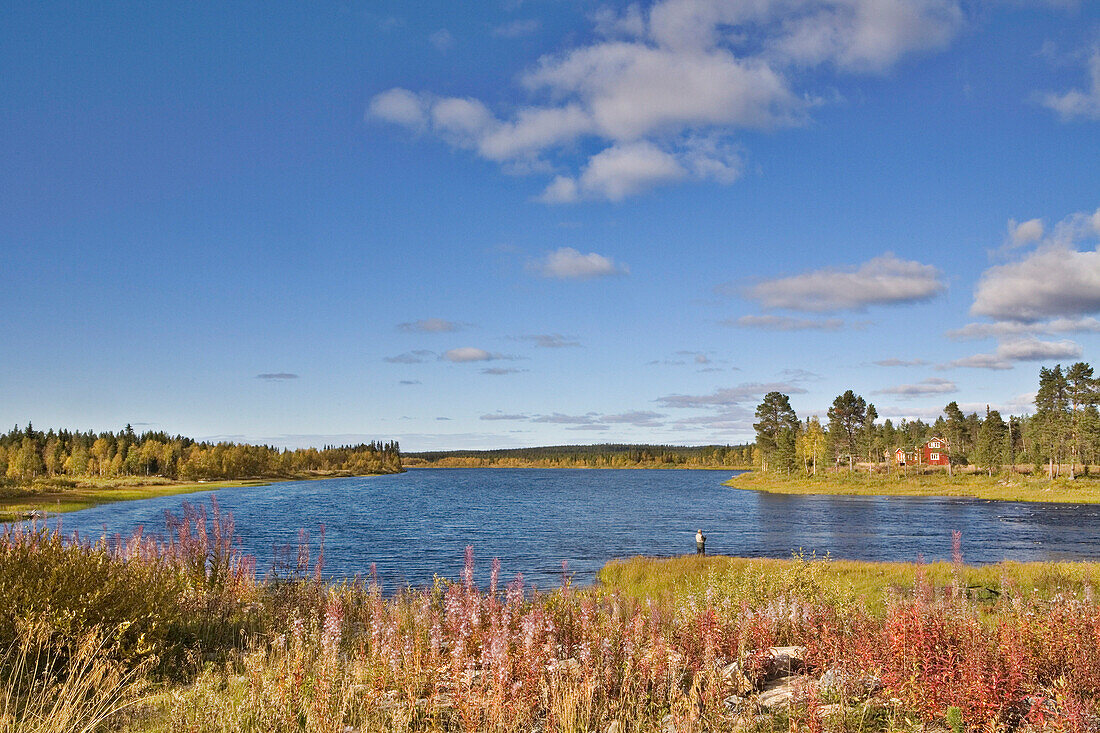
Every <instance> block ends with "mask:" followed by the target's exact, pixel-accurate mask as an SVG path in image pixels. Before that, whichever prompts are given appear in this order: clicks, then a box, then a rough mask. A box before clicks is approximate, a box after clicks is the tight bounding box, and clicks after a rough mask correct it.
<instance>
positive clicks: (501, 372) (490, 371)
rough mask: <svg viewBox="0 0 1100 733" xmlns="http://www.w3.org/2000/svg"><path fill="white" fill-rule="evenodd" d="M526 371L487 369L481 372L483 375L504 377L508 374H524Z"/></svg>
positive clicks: (514, 368) (498, 368)
mask: <svg viewBox="0 0 1100 733" xmlns="http://www.w3.org/2000/svg"><path fill="white" fill-rule="evenodd" d="M526 371H527V370H526V369H517V368H516V367H485V368H484V369H482V370H481V373H482V374H488V375H490V376H493V377H502V376H504V375H506V374H522V373H523V372H526Z"/></svg>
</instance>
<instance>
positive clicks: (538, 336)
mask: <svg viewBox="0 0 1100 733" xmlns="http://www.w3.org/2000/svg"><path fill="white" fill-rule="evenodd" d="M512 339H513V340H515V341H531V342H532V343H534V344H535V346H537V347H538V348H540V349H564V348H568V347H574V346H580V345H581V342H580V341H577V340H576V339H573V338H570V337H567V336H562V335H561V334H560V333H533V334H527V335H525V336H512Z"/></svg>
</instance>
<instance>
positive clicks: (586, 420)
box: [531, 412, 599, 425]
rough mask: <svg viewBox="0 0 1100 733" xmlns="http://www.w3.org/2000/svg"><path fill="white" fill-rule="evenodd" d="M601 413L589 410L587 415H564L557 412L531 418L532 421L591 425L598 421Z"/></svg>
mask: <svg viewBox="0 0 1100 733" xmlns="http://www.w3.org/2000/svg"><path fill="white" fill-rule="evenodd" d="M597 418H599V414H598V413H595V412H589V413H587V414H585V415H563V414H561V413H560V412H555V413H553V414H552V415H539V416H538V417H533V418H531V422H537V423H552V424H555V425H590V424H592V423H594V422H596V421H597Z"/></svg>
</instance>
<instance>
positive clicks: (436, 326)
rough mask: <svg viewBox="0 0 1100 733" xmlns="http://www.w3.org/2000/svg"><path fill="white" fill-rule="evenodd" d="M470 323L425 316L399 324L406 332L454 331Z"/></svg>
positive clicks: (398, 327) (401, 329)
mask: <svg viewBox="0 0 1100 733" xmlns="http://www.w3.org/2000/svg"><path fill="white" fill-rule="evenodd" d="M469 325H470V324H468V323H459V322H457V321H447V320H444V319H442V318H423V319H421V320H419V321H409V322H408V323H399V324H397V329H398V330H399V331H404V332H405V333H453V332H454V331H461V330H463V329H464V328H467V327H468V326H469Z"/></svg>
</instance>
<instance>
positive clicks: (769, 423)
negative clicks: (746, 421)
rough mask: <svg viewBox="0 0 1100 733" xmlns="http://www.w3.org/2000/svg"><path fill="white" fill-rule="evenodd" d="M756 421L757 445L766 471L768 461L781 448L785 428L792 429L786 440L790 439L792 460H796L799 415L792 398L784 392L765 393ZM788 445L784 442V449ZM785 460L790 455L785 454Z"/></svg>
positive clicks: (754, 426)
mask: <svg viewBox="0 0 1100 733" xmlns="http://www.w3.org/2000/svg"><path fill="white" fill-rule="evenodd" d="M756 419H757V420H759V421H760V422H757V423H754V424H753V428H754V429H755V430H756V446H757V448H759V449H760V460H761V465H762V467H763V470H764V471H767V470H768V463H769V462H770V461H771V460H772V458H773V457H774V455H775V453H776V451H777V450H778V449H779V440H780V435H781V433H782V432H783V431H784V430H787V431H790V436H788V438H785V439H784V440H788V439H789V441H790V446H789V447H790V456H789V459H790V461H792V462H793V461H794V460H795V457H794V431H795V430H796V429H797V428H798V416H797V415H796V414H795V412H794V409H792V408H791V399H790V398H789V397H788V396H787V395H785V394H783V393H782V392H768V393H767V394H766V395H764V401H763V402H761V403H760V404H759V405H758V406H757V408H756ZM786 448H787V445H786V444H784V450H786ZM783 458H784V460H787V458H788V456H787V455H786V454H784V456H783Z"/></svg>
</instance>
